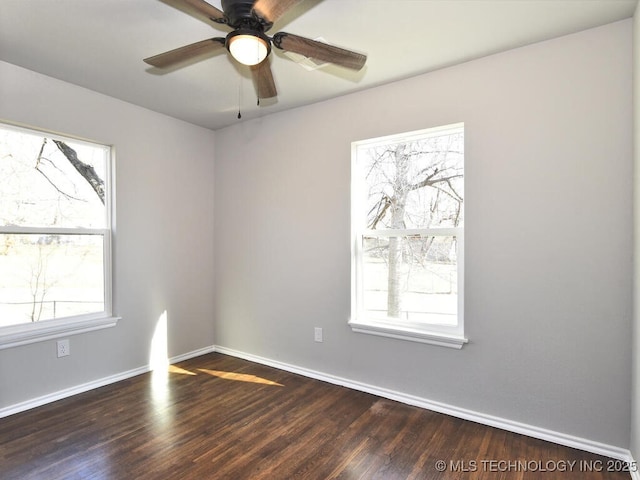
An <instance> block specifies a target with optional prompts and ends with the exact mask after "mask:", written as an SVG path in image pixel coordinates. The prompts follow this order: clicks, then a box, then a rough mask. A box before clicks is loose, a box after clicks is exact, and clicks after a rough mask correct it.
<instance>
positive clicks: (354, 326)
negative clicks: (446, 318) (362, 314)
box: [349, 320, 469, 350]
mask: <svg viewBox="0 0 640 480" xmlns="http://www.w3.org/2000/svg"><path fill="white" fill-rule="evenodd" d="M349 325H350V326H351V330H353V331H354V332H357V333H368V334H370V335H378V336H380V337H389V338H395V339H398V340H407V341H410V342H419V343H428V344H430V345H439V346H441V347H448V348H456V349H458V350H459V349H461V348H462V346H463V345H464V344H465V343H468V342H469V340H468V339H466V338H464V337H463V336H461V335H455V334H448V333H442V332H433V331H431V332H430V331H426V330H418V329H413V328H407V327H399V326H391V325H388V324H383V323H374V322H367V323H364V322H358V321H354V320H350V321H349Z"/></svg>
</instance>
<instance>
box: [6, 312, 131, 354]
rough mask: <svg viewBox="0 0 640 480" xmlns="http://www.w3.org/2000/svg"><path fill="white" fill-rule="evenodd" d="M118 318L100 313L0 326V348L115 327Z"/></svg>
mask: <svg viewBox="0 0 640 480" xmlns="http://www.w3.org/2000/svg"><path fill="white" fill-rule="evenodd" d="M120 319H121V317H114V316H112V315H105V314H104V313H100V314H94V315H82V316H77V317H65V318H56V319H54V320H42V321H39V322H33V323H19V324H17V325H9V326H7V327H2V328H0V350H2V349H5V348H12V347H19V346H20V345H28V344H30V343H37V342H44V341H45V340H52V339H55V338H60V337H67V336H70V335H77V334H79V333H86V332H93V331H95V330H102V329H103V328H109V327H115V326H116V325H117V324H118V321H119V320H120Z"/></svg>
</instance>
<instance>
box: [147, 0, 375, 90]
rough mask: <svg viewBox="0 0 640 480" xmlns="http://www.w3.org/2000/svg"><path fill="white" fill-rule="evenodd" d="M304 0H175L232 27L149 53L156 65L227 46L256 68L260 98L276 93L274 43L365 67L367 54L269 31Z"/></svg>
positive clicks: (237, 57)
mask: <svg viewBox="0 0 640 480" xmlns="http://www.w3.org/2000/svg"><path fill="white" fill-rule="evenodd" d="M302 1H304V0H222V11H221V10H219V9H218V8H216V7H214V6H213V5H211V4H209V3H207V2H206V1H204V0H172V1H171V3H173V4H176V6H178V7H184V8H185V9H187V10H189V9H191V10H193V11H195V12H197V13H199V14H202V15H205V16H206V18H207V19H209V20H210V21H211V22H213V23H214V24H216V25H227V26H229V27H231V28H232V29H233V30H232V31H231V32H230V33H229V34H228V35H227V36H226V37H214V38H210V39H208V40H202V41H200V42H196V43H192V44H190V45H186V46H184V47H180V48H176V49H174V50H170V51H168V52H164V53H161V54H159V55H155V56H153V57H149V58H145V59H144V61H145V62H146V63H148V64H149V65H152V66H154V67H157V68H167V67H172V66H175V65H177V64H179V63H181V62H183V61H185V60H190V59H193V58H195V57H198V56H201V55H205V54H209V53H213V52H216V51H218V50H223V49H225V48H226V49H227V50H228V51H229V53H230V54H231V56H232V57H233V58H234V59H235V60H237V61H238V62H240V63H241V64H244V65H247V66H249V67H250V68H251V75H252V77H253V79H254V83H255V85H256V90H257V94H258V99H260V98H271V97H275V96H277V94H278V92H277V90H276V86H275V83H274V81H273V74H272V73H271V66H270V65H269V58H268V57H269V54H270V53H271V45H273V46H275V47H276V48H278V49H281V50H284V51H288V52H293V53H297V54H300V55H303V56H305V57H309V58H312V59H315V60H319V61H322V62H327V63H333V64H336V65H340V66H342V67H346V68H349V69H352V70H360V69H361V68H362V67H363V66H364V64H365V62H366V61H367V57H366V55H363V54H360V53H356V52H352V51H350V50H345V49H343V48H339V47H335V46H333V45H328V44H326V43H323V42H319V41H317V40H311V39H310V38H305V37H300V36H298V35H294V34H292V33H286V32H278V33H276V34H274V35H273V37H268V36H267V35H266V33H265V32H267V31H268V30H269V29H270V28H271V27H272V26H273V24H274V22H276V21H277V20H278V19H279V18H280V17H281V16H282V15H283V14H284V13H285V12H287V11H288V10H289V9H291V8H292V7H294V6H296V5H297V4H299V3H301V2H302Z"/></svg>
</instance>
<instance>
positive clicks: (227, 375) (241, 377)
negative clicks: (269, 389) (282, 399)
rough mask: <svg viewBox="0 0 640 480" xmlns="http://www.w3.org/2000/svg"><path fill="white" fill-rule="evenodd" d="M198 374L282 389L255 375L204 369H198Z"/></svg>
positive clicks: (279, 385) (280, 385) (276, 384)
mask: <svg viewBox="0 0 640 480" xmlns="http://www.w3.org/2000/svg"><path fill="white" fill-rule="evenodd" d="M198 371H199V372H202V373H206V374H208V375H213V376H214V377H218V378H223V379H225V380H235V381H237V382H248V383H259V384H261V385H273V386H276V387H284V385H282V384H281V383H277V382H273V381H271V380H267V379H266V378H261V377H258V376H256V375H249V374H247V373H233V372H222V371H220V370H209V369H206V368H199V369H198Z"/></svg>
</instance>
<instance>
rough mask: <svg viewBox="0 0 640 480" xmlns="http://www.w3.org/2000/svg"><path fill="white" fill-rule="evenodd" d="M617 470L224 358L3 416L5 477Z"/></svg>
mask: <svg viewBox="0 0 640 480" xmlns="http://www.w3.org/2000/svg"><path fill="white" fill-rule="evenodd" d="M441 462H443V463H441ZM608 467H620V462H616V461H613V460H611V459H608V458H604V457H598V456H596V455H591V454H588V453H585V452H582V451H579V450H574V449H571V448H565V447H561V446H558V445H555V444H552V443H547V442H543V441H541V440H536V439H532V438H528V437H525V436H522V435H517V434H513V433H508V432H505V431H502V430H498V429H494V428H490V427H486V426H482V425H478V424H476V423H473V422H468V421H464V420H459V419H456V418H452V417H448V416H446V415H442V414H438V413H433V412H429V411H426V410H422V409H420V408H416V407H411V406H407V405H403V404H400V403H396V402H393V401H390V400H385V399H381V398H379V397H376V396H373V395H369V394H366V393H361V392H357V391H353V390H349V389H347V388H343V387H338V386H335V385H329V384H327V383H324V382H320V381H316V380H311V379H308V378H305V377H301V376H298V375H293V374H290V373H287V372H283V371H280V370H276V369H273V368H269V367H265V366H262V365H257V364H253V363H250V362H247V361H244V360H239V359H236V358H233V357H229V356H225V355H220V354H210V355H204V356H202V357H198V358H195V359H192V360H189V361H186V362H183V363H181V364H178V365H175V366H172V367H170V372H169V373H167V374H164V373H163V374H159V373H154V374H147V375H140V376H138V377H135V378H131V379H128V380H125V381H122V382H119V383H117V384H114V385H109V386H106V387H103V388H99V389H96V390H93V391H90V392H87V393H84V394H81V395H77V396H75V397H72V398H68V399H65V400H61V401H58V402H55V403H52V404H49V405H45V406H43V407H40V408H36V409H33V410H30V411H28V412H23V413H20V414H16V415H13V416H10V417H7V418H4V419H0V478H1V479H3V480H9V479H20V480H25V479H43V480H44V479H46V480H55V479H64V480H69V479H82V480H86V479H126V480H134V479H136V480H140V479H153V480H159V479H162V480H164V479H167V480H169V479H170V480H173V479H179V480H185V479H197V480H206V479H233V480H242V479H269V480H278V479H293V478H300V479H329V478H341V479H373V478H376V479H385V480H386V479H409V478H412V479H457V478H477V479H483V478H491V479H502V478H504V479H545V480H546V479H548V480H551V479H555V478H567V477H569V478H579V479H586V480H589V479H593V480H596V479H628V478H630V475H629V474H628V473H616V472H607V471H606V470H607V469H608ZM440 470H442V471H440ZM588 470H603V471H595V472H588Z"/></svg>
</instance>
